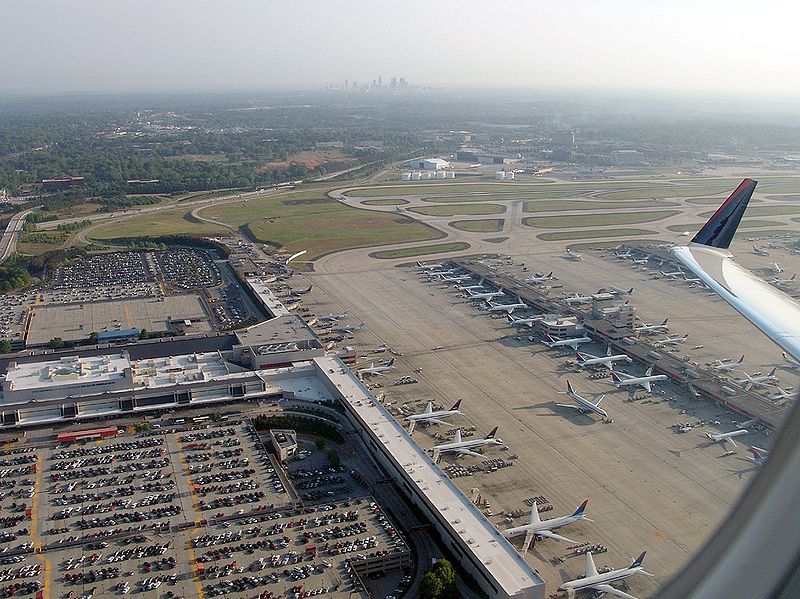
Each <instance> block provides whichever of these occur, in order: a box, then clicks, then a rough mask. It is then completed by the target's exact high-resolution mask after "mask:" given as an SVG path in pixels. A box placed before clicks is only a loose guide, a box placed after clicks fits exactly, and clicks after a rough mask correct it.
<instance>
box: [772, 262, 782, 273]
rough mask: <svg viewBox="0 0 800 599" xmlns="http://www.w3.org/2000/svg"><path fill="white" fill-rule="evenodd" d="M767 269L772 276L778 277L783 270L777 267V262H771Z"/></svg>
mask: <svg viewBox="0 0 800 599" xmlns="http://www.w3.org/2000/svg"><path fill="white" fill-rule="evenodd" d="M769 269H770V270H771V271H772V274H774V275H779V274H781V273H782V272H783V269H782V268H781V267H780V266H778V263H777V262H773V263H772V264H770V265H769Z"/></svg>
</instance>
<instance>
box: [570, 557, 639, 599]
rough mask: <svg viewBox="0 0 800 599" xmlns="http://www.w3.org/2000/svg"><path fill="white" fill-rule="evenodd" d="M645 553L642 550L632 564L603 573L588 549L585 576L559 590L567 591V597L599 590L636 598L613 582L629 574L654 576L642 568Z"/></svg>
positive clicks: (632, 598) (626, 598)
mask: <svg viewBox="0 0 800 599" xmlns="http://www.w3.org/2000/svg"><path fill="white" fill-rule="evenodd" d="M645 553H647V552H646V551H642V554H641V555H640V556H639V557H637V558H636V559H635V560H633V561H632V562H631V565H630V566H628V567H627V568H620V569H618V570H611V571H610V572H604V573H603V574H600V573H599V572H598V571H597V566H595V565H594V558H593V557H592V552H591V551H587V552H586V573H585V574H584V576H583V578H578V579H576V580H570V581H569V582H565V583H564V584H562V585H561V586H560V587H558V590H559V591H567V597H569V598H570V599H571V598H572V597H575V591H599V592H601V593H608V594H609V595H614V596H616V597H622V598H623V599H636V597H634V596H633V595H629V594H628V593H625V592H623V591H620V590H619V589H617V588H615V587H612V586H611V583H612V582H618V581H620V580H623V579H625V578H628V577H629V576H633V575H634V574H645V575H646V576H652V574H650V573H649V572H645V570H644V568H642V562H643V561H644V556H645Z"/></svg>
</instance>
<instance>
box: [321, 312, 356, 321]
mask: <svg viewBox="0 0 800 599" xmlns="http://www.w3.org/2000/svg"><path fill="white" fill-rule="evenodd" d="M348 312H350V310H345V311H344V312H342V313H341V314H333V313H331V314H325V315H324V316H317V320H319V321H321V322H334V321H336V320H339V319H341V318H344V317H345V316H347V314H348Z"/></svg>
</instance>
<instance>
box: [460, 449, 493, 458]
mask: <svg viewBox="0 0 800 599" xmlns="http://www.w3.org/2000/svg"><path fill="white" fill-rule="evenodd" d="M453 451H455V452H456V453H457V454H458V455H471V456H472V457H474V458H485V457H486V456H485V455H483V454H482V453H478V452H477V451H470V450H469V449H454V450H453Z"/></svg>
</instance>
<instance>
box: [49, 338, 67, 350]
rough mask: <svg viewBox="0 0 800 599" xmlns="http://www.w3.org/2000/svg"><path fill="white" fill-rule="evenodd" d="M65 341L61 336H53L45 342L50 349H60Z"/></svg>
mask: <svg viewBox="0 0 800 599" xmlns="http://www.w3.org/2000/svg"><path fill="white" fill-rule="evenodd" d="M65 345H66V343H64V340H63V339H62V338H61V337H53V338H52V339H51V340H50V341H49V342H48V344H47V347H49V348H50V349H62V348H63V347H64V346H65Z"/></svg>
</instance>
